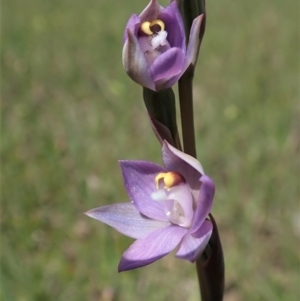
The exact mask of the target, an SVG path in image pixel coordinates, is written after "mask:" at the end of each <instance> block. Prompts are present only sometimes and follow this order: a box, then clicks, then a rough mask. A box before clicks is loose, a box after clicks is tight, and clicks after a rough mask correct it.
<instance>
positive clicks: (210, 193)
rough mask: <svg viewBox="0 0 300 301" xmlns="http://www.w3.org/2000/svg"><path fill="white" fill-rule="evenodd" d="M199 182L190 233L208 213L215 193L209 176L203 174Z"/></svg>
mask: <svg viewBox="0 0 300 301" xmlns="http://www.w3.org/2000/svg"><path fill="white" fill-rule="evenodd" d="M200 182H201V187H200V193H199V197H198V201H197V207H196V210H195V213H194V220H193V224H192V227H191V229H190V231H191V233H195V232H196V231H197V230H198V229H199V228H200V227H201V225H202V224H203V222H204V220H205V219H206V218H207V216H208V214H209V213H210V210H211V207H212V204H213V199H214V195H215V184H214V182H213V180H212V179H211V178H210V177H208V176H206V175H204V176H202V177H201V179H200Z"/></svg>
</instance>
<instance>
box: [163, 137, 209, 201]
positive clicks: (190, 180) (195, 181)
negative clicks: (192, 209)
mask: <svg viewBox="0 0 300 301" xmlns="http://www.w3.org/2000/svg"><path fill="white" fill-rule="evenodd" d="M162 153H163V161H164V165H165V168H166V169H167V170H168V171H176V172H178V173H180V174H181V175H182V176H183V177H184V178H185V180H186V181H187V184H188V185H189V186H190V188H191V191H192V193H193V195H194V198H196V199H197V198H198V194H199V189H200V185H201V184H200V182H199V179H200V177H201V176H202V175H203V174H204V171H203V167H202V166H201V164H200V162H199V161H198V160H196V159H195V158H193V157H191V156H189V155H187V154H185V153H183V152H181V151H179V150H178V149H176V148H175V147H173V146H172V145H170V144H169V143H167V142H166V141H165V142H164V144H163V149H162Z"/></svg>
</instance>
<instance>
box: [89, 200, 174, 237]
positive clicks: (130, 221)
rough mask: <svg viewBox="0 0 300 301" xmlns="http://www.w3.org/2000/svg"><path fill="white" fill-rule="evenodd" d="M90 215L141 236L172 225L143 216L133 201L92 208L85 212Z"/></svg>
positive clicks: (132, 234) (120, 229)
mask: <svg viewBox="0 0 300 301" xmlns="http://www.w3.org/2000/svg"><path fill="white" fill-rule="evenodd" d="M85 214H86V215H88V216H89V217H92V218H94V219H96V220H99V221H101V222H103V223H105V224H107V225H109V226H111V227H113V228H114V229H116V230H117V231H119V232H120V233H122V234H124V235H126V236H128V237H132V238H136V239H137V238H140V237H143V236H146V235H148V234H150V233H151V232H153V231H155V230H157V229H160V228H163V227H166V226H168V225H170V223H169V222H161V221H156V220H152V219H149V218H147V217H145V216H142V215H141V214H140V213H139V212H138V210H137V209H136V208H135V206H134V205H133V204H131V203H119V204H112V205H108V206H103V207H99V208H95V209H92V210H90V211H88V212H86V213H85Z"/></svg>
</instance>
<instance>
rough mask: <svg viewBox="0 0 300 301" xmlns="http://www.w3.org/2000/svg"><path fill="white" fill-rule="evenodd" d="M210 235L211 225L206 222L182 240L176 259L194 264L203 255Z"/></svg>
mask: <svg viewBox="0 0 300 301" xmlns="http://www.w3.org/2000/svg"><path fill="white" fill-rule="evenodd" d="M211 234H212V223H211V222H210V221H208V220H206V221H204V223H203V224H202V226H201V227H200V228H199V229H198V231H197V232H195V233H193V234H192V235H191V234H187V235H186V236H185V237H184V238H183V240H182V242H181V245H180V248H179V250H178V252H177V253H176V257H178V258H181V259H186V260H189V261H191V262H194V261H195V260H196V259H197V258H198V257H199V256H200V255H201V254H202V253H203V251H204V249H205V247H206V246H207V244H208V241H209V239H210V236H211Z"/></svg>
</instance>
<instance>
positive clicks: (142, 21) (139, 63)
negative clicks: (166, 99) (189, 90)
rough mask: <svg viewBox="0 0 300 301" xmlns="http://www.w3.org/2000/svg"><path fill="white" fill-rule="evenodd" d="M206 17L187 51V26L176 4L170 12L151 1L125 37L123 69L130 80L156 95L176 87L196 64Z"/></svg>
mask: <svg viewBox="0 0 300 301" xmlns="http://www.w3.org/2000/svg"><path fill="white" fill-rule="evenodd" d="M202 19H203V15H201V16H199V17H198V18H196V19H195V20H194V23H193V25H192V28H191V31H190V39H189V45H188V48H187V49H186V37H185V30H184V23H183V20H182V17H181V14H180V12H179V10H178V7H177V3H176V1H173V2H171V3H170V4H169V5H168V6H167V7H166V8H163V7H162V6H160V5H159V4H158V2H157V0H151V1H150V3H149V4H148V6H147V7H146V8H145V9H144V11H143V12H142V13H141V14H140V15H139V16H137V15H135V14H134V15H132V16H131V17H130V19H129V21H128V23H127V25H126V29H125V33H124V39H123V40H124V47H123V65H124V68H125V70H126V72H127V73H128V74H129V76H130V77H131V78H132V79H133V80H134V81H135V82H137V83H139V84H140V85H142V86H144V87H146V88H149V89H151V90H153V91H158V90H161V89H167V88H170V87H171V86H173V85H174V84H175V83H176V82H177V81H178V79H179V78H180V77H181V75H182V74H183V73H184V72H185V70H186V69H187V67H188V66H189V65H190V64H191V63H192V62H194V61H195V60H196V56H197V54H198V50H199V44H200V38H199V32H200V26H201V21H202Z"/></svg>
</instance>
